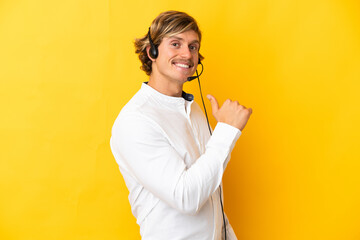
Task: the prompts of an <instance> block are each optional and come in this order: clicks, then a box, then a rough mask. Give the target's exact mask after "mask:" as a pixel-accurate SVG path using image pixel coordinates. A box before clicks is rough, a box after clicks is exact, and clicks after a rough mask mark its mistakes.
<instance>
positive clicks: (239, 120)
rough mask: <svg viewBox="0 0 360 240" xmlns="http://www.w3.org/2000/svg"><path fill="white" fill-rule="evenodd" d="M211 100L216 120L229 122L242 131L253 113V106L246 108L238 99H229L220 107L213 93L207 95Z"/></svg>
mask: <svg viewBox="0 0 360 240" xmlns="http://www.w3.org/2000/svg"><path fill="white" fill-rule="evenodd" d="M207 98H208V99H209V100H210V103H211V108H212V114H213V116H214V117H215V119H216V121H218V122H223V123H226V124H229V125H231V126H233V127H236V128H238V129H240V131H242V130H243V129H244V127H245V125H246V123H247V121H248V120H249V118H250V115H251V114H252V109H251V108H246V107H244V106H243V105H240V104H239V103H238V102H237V101H231V100H230V99H227V100H226V101H225V102H224V103H223V105H222V106H221V107H219V104H218V101H217V100H216V98H215V97H214V96H212V95H210V94H209V95H207Z"/></svg>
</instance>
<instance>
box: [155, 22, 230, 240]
mask: <svg viewBox="0 0 360 240" xmlns="http://www.w3.org/2000/svg"><path fill="white" fill-rule="evenodd" d="M148 38H149V42H150V49H149V55H150V57H151V58H153V59H156V58H157V57H158V56H159V50H158V46H156V45H155V44H154V42H153V40H152V38H151V35H150V27H149V31H148ZM198 64H200V65H201V72H200V74H198V71H197V70H196V76H192V77H188V78H187V80H188V81H189V82H190V81H192V80H194V79H195V78H197V79H198V83H199V90H200V96H201V101H202V104H203V106H204V111H205V116H206V121H207V124H208V128H209V132H210V135H212V131H211V127H210V123H209V118H208V115H207V112H206V108H205V103H204V98H203V95H202V91H201V84H200V78H199V77H200V75H201V74H202V72H203V71H204V66H203V64H202V63H201V61H200V58H199V61H198ZM219 188H220V203H221V211H222V216H223V224H224V230H225V240H226V239H227V238H226V222H225V214H224V207H223V203H222V197H221V195H222V193H221V192H222V190H221V184H220V186H219Z"/></svg>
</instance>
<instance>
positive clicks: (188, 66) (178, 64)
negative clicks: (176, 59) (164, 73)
mask: <svg viewBox="0 0 360 240" xmlns="http://www.w3.org/2000/svg"><path fill="white" fill-rule="evenodd" d="M174 65H175V66H177V67H181V68H191V66H190V65H188V64H185V63H174Z"/></svg>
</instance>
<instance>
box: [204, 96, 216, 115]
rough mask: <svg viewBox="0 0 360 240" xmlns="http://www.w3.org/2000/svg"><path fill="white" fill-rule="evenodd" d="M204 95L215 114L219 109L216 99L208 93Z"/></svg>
mask: <svg viewBox="0 0 360 240" xmlns="http://www.w3.org/2000/svg"><path fill="white" fill-rule="evenodd" d="M206 97H207V98H208V99H209V100H210V103H211V108H212V113H213V115H214V114H216V112H217V111H218V110H219V104H218V101H217V100H216V98H215V97H214V96H212V95H210V94H208V95H207V96H206Z"/></svg>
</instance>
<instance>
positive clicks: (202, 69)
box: [187, 59, 204, 82]
mask: <svg viewBox="0 0 360 240" xmlns="http://www.w3.org/2000/svg"><path fill="white" fill-rule="evenodd" d="M199 64H200V65H201V72H200V74H199V75H198V74H197V71H196V76H192V77H188V78H187V80H188V81H189V82H190V81H192V80H194V79H195V78H198V77H200V75H201V74H202V72H203V71H204V66H203V65H202V63H201V61H200V59H199Z"/></svg>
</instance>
